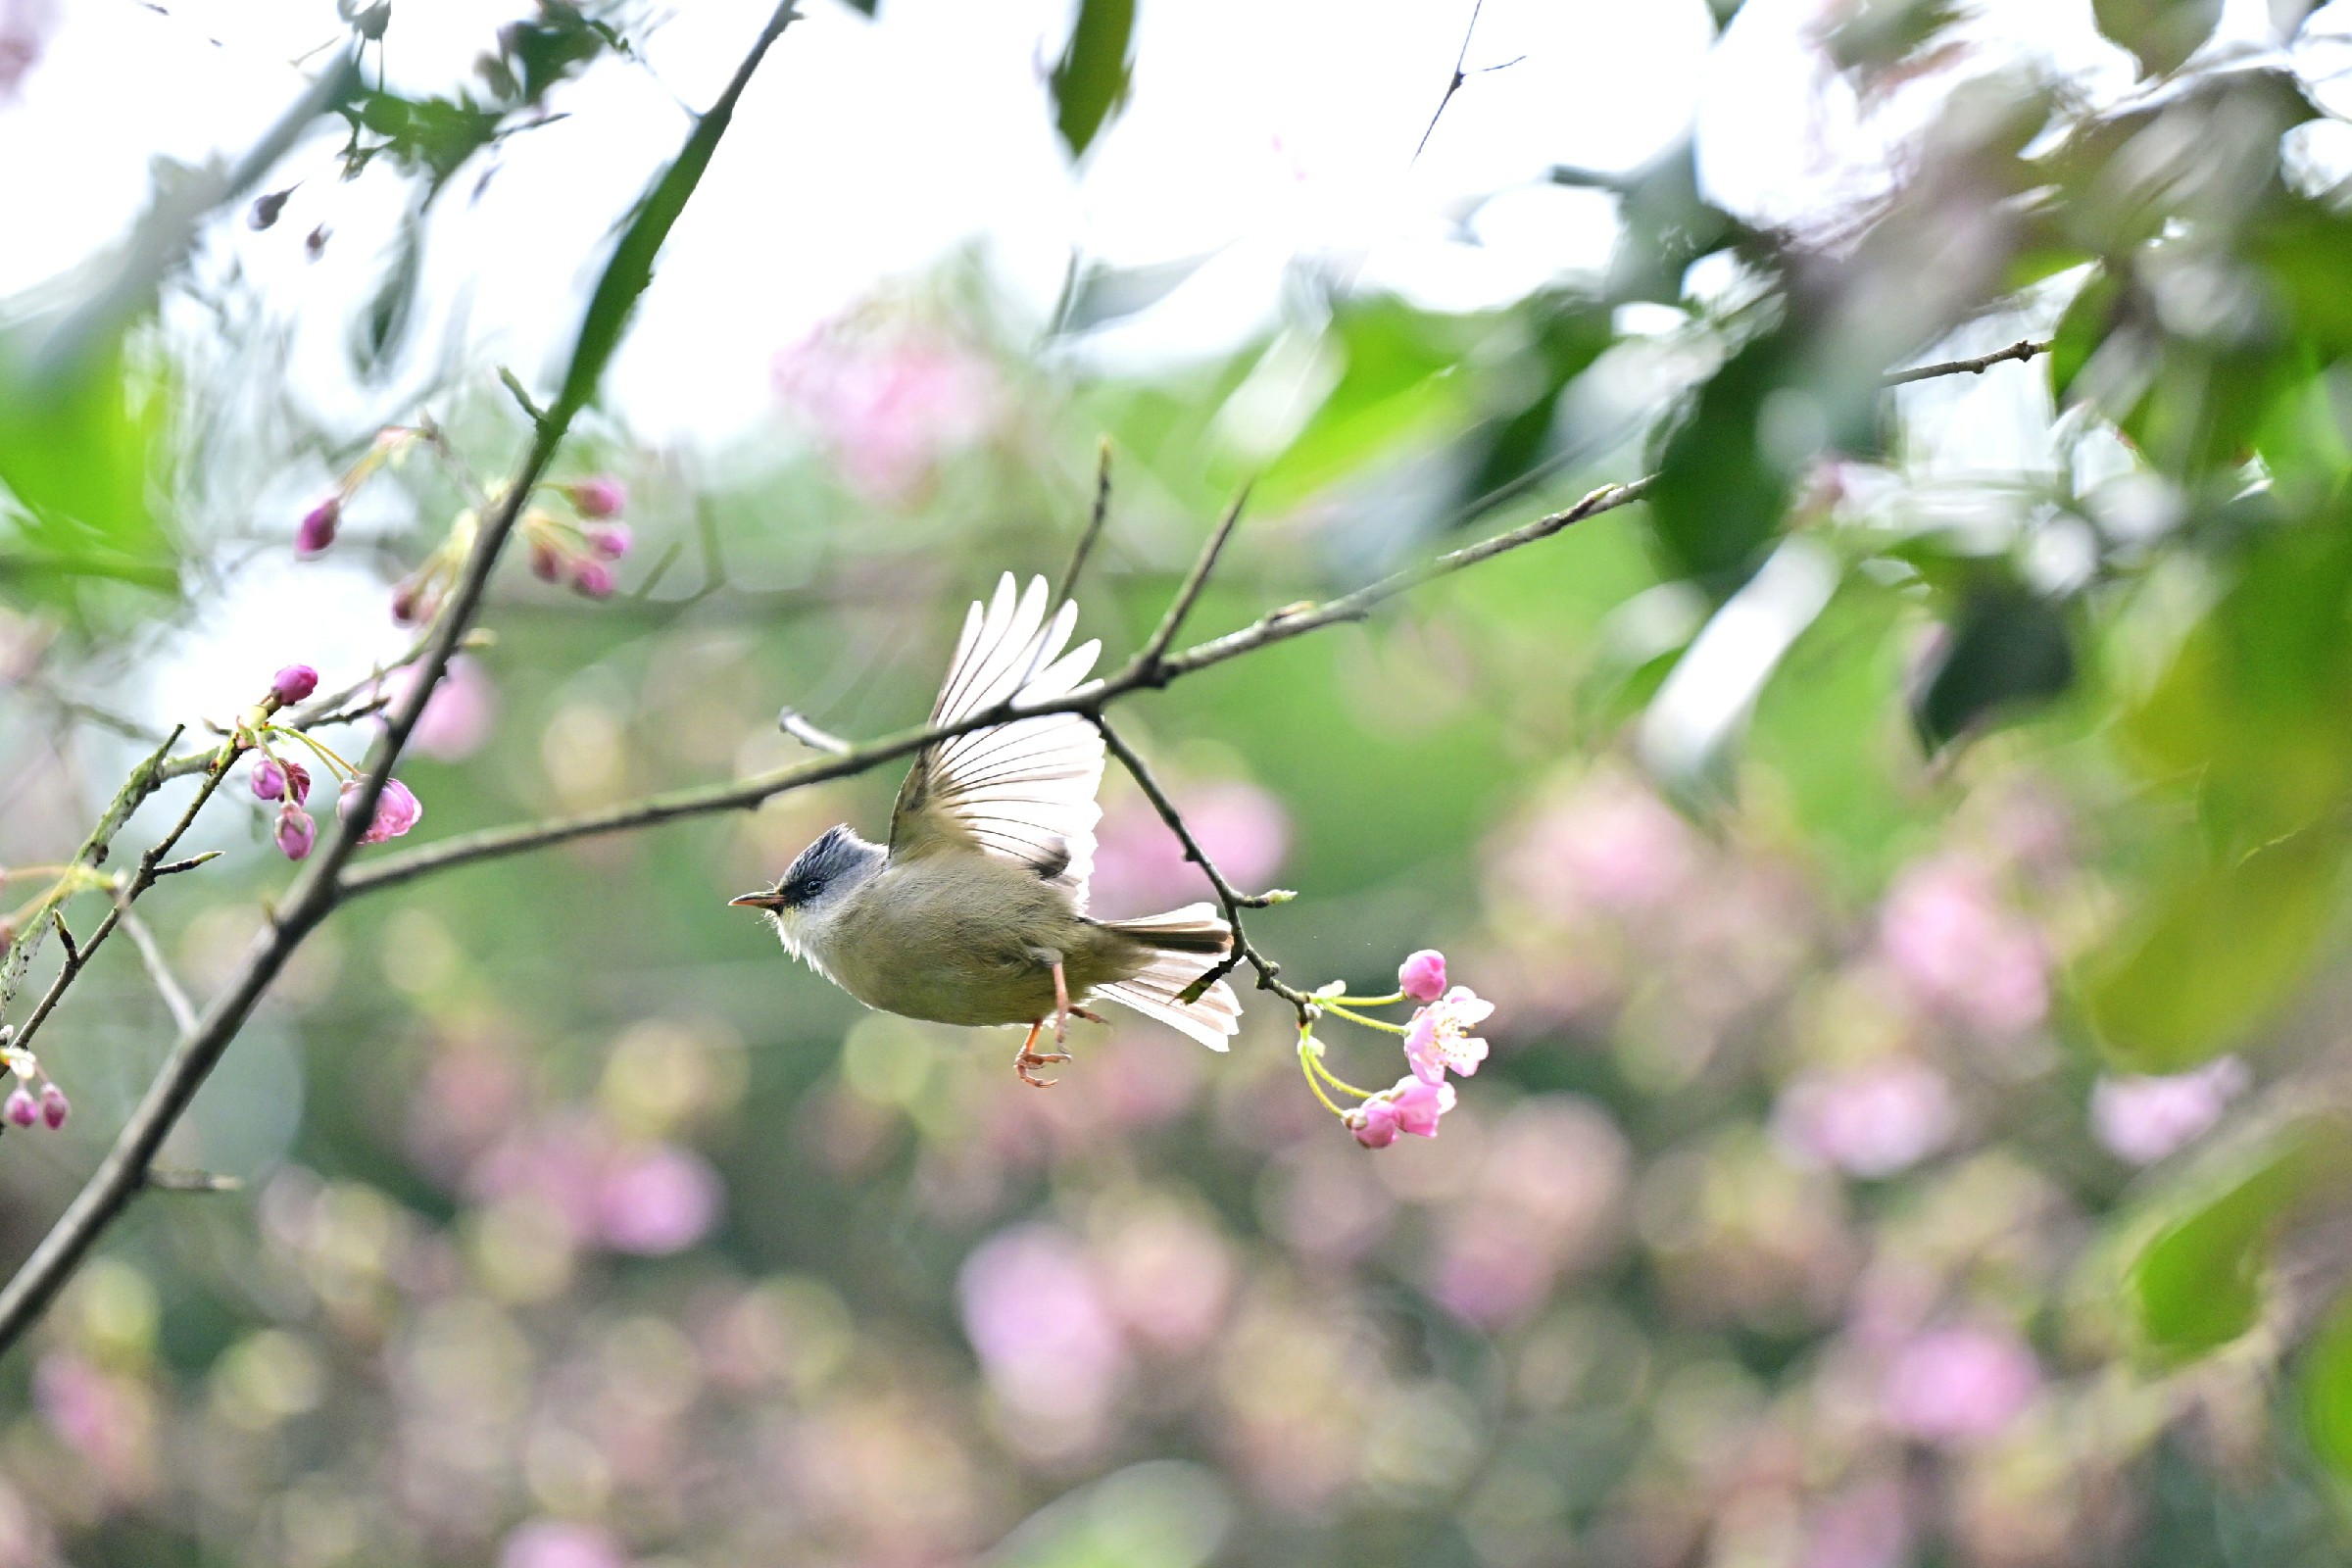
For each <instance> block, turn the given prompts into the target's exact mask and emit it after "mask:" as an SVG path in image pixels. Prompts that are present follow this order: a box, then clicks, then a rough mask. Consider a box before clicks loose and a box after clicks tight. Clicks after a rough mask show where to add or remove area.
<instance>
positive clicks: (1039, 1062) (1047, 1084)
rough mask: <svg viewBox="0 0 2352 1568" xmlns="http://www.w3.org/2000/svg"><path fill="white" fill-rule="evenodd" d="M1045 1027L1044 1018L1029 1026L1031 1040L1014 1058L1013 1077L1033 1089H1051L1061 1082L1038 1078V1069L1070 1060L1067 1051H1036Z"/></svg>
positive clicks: (1023, 1045) (1054, 1079)
mask: <svg viewBox="0 0 2352 1568" xmlns="http://www.w3.org/2000/svg"><path fill="white" fill-rule="evenodd" d="M1045 1027H1046V1021H1045V1020H1044V1019H1043V1018H1040V1019H1039V1020H1038V1021H1037V1022H1035V1023H1033V1024H1031V1025H1030V1026H1029V1038H1028V1039H1026V1040H1024V1041H1022V1042H1021V1049H1020V1051H1019V1052H1018V1053H1017V1054H1014V1056H1013V1058H1012V1071H1013V1075H1014V1076H1015V1077H1017V1078H1019V1079H1020V1080H1021V1082H1023V1083H1025V1084H1027V1085H1028V1086H1029V1087H1030V1088H1032V1089H1051V1088H1053V1087H1054V1085H1055V1084H1057V1083H1059V1082H1061V1080H1060V1079H1058V1078H1040V1077H1038V1076H1037V1074H1036V1071H1035V1069H1036V1068H1039V1067H1050V1066H1052V1065H1053V1064H1054V1063H1055V1062H1057V1061H1067V1060H1069V1059H1070V1054H1069V1053H1068V1052H1066V1051H1039V1050H1036V1049H1035V1048H1036V1045H1037V1037H1038V1036H1039V1035H1040V1034H1041V1033H1043V1032H1044V1030H1045Z"/></svg>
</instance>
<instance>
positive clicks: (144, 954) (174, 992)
mask: <svg viewBox="0 0 2352 1568" xmlns="http://www.w3.org/2000/svg"><path fill="white" fill-rule="evenodd" d="M123 935H124V936H126V937H128V938H130V945H131V946H132V947H134V948H136V949H138V950H139V958H140V960H141V961H142V962H144V963H145V964H146V965H147V978H148V979H150V980H152V981H154V982H155V990H156V994H157V995H158V996H160V997H162V998H163V999H164V1010H165V1011H166V1012H169V1013H170V1014H172V1027H174V1028H176V1029H177V1030H178V1031H179V1032H180V1033H181V1034H186V1033H187V1032H188V1031H189V1030H191V1029H193V1028H195V1027H196V1009H195V1008H194V1007H193V1006H191V1005H189V1003H188V994H187V993H186V992H185V991H182V990H181V989H180V987H179V981H178V980H177V979H176V978H174V977H173V975H172V965H171V963H170V962H168V961H167V960H166V959H165V957H164V949H163V944H161V943H159V942H157V941H156V940H155V933H154V932H153V931H150V930H148V929H147V922H146V921H144V920H142V919H140V918H139V917H138V916H137V915H135V914H132V913H131V912H129V911H128V910H127V909H126V910H124V911H123Z"/></svg>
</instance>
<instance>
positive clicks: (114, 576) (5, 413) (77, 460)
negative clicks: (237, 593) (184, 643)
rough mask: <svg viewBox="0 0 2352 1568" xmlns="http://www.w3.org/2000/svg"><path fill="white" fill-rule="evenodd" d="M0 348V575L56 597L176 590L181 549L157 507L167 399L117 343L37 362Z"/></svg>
mask: <svg viewBox="0 0 2352 1568" xmlns="http://www.w3.org/2000/svg"><path fill="white" fill-rule="evenodd" d="M14 347H15V346H14V345H9V344H0V485H4V486H5V487H6V489H5V492H0V494H5V495H6V496H13V498H14V500H15V502H16V514H15V517H14V519H13V520H14V526H13V527H11V526H9V525H8V512H9V509H7V508H6V507H5V505H0V574H4V575H5V576H6V577H8V578H9V579H11V580H14V581H17V582H21V583H24V584H25V585H26V587H27V588H28V589H29V590H30V591H32V592H33V593H35V594H38V595H39V596H40V597H44V598H50V599H56V598H58V597H60V596H61V595H63V594H64V593H65V591H66V590H68V589H70V588H71V587H72V586H73V582H74V581H75V580H76V579H82V578H99V579H107V580H112V581H120V582H130V583H135V584H138V585H140V586H143V587H148V588H155V589H160V590H163V591H166V592H170V591H172V590H173V589H174V588H175V587H176V586H177V582H178V556H177V551H176V549H175V546H174V544H173V542H172V538H171V536H170V535H169V534H168V533H167V532H166V531H165V528H164V524H163V520H162V518H161V517H160V516H159V515H158V514H157V512H156V509H155V506H154V502H155V501H156V500H157V499H159V498H161V497H162V496H164V495H165V494H166V484H167V479H166V475H167V473H168V469H169V439H168V430H169V426H168V417H169V411H170V407H171V397H170V390H169V387H168V385H167V384H166V383H165V382H163V381H162V380H161V379H160V378H157V377H154V376H151V375H146V374H142V373H140V372H138V371H135V370H134V369H133V368H131V366H130V364H129V360H128V355H127V353H126V350H125V349H124V347H123V345H122V344H121V343H116V344H114V345H111V346H110V347H109V349H108V352H106V353H104V354H102V355H99V356H97V357H95V358H93V359H88V360H84V361H81V362H78V363H75V364H72V365H68V366H61V367H57V368H36V366H34V365H33V364H31V363H28V362H27V359H26V358H25V356H24V355H23V354H22V353H20V352H11V350H12V349H13V348H14Z"/></svg>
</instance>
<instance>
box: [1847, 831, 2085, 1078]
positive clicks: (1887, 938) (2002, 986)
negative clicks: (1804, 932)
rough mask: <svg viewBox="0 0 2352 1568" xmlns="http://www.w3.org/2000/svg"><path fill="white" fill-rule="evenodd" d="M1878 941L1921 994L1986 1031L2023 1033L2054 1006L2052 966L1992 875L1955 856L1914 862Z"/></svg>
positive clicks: (1892, 898)
mask: <svg viewBox="0 0 2352 1568" xmlns="http://www.w3.org/2000/svg"><path fill="white" fill-rule="evenodd" d="M1879 943H1880V946H1881V948H1882V949H1883V950H1884V951H1885V953H1886V955H1887V960H1888V962H1889V963H1890V964H1891V965H1892V966H1893V968H1894V972H1895V973H1896V974H1898V975H1900V976H1901V977H1902V978H1903V980H1904V981H1905V982H1906V983H1907V984H1908V985H1909V986H1910V987H1911V989H1912V990H1913V991H1914V992H1916V993H1917V994H1918V995H1919V997H1920V999H1921V1000H1922V1001H1924V1002H1926V1003H1928V1004H1930V1005H1933V1006H1935V1007H1937V1008H1939V1009H1940V1010H1942V1011H1943V1012H1945V1013H1947V1014H1949V1015H1951V1016H1952V1017H1955V1018H1957V1019H1959V1020H1960V1021H1961V1022H1963V1023H1966V1024H1969V1025H1972V1026H1974V1027H1975V1028H1978V1029H1982V1030H1984V1031H1985V1032H1986V1033H1989V1034H1997V1035H2013V1034H2021V1033H2023V1032H2024V1031H2026V1030H2028V1029H2031V1028H2033V1027H2034V1025H2036V1024H2038V1023H2040V1022H2041V1020H2042V1017H2043V1016H2044V1014H2046V1013H2047V1012H2048V1011H2049V1005H2050V985H2049V963H2048V959H2047V957H2046V956H2045V955H2044V953H2043V952H2042V946H2041V941H2040V939H2039V937H2038V936H2036V935H2035V933H2034V929H2033V927H2032V926H2030V925H2028V924H2027V923H2026V921H2025V919H2024V917H2023V916H2021V915H2019V914H2018V913H2016V912H2015V911H2014V910H2012V909H2010V908H2009V907H2006V906H2005V905H2003V904H2002V902H2001V901H2000V899H1999V897H1998V896H1997V894H1996V893H1995V892H1994V889H1993V887H1992V882H1991V879H1990V878H1989V877H1988V876H1987V875H1986V874H1985V872H1984V871H1983V870H1982V869H1980V868H1979V867H1977V866H1974V865H1970V864H1968V863H1967V862H1965V861H1962V860H1959V859H1956V858H1944V859H1939V860H1931V861H1927V862H1925V863H1922V864H1917V865H1914V866H1912V867H1911V868H1910V869H1909V870H1907V871H1905V872H1904V873H1903V874H1902V875H1901V877H1899V878H1898V879H1897V880H1896V882H1895V885H1894V888H1893V890H1892V891H1891V892H1889V893H1888V894H1887V906H1886V908H1885V909H1884V910H1883V911H1882V913H1881V915H1880V924H1879Z"/></svg>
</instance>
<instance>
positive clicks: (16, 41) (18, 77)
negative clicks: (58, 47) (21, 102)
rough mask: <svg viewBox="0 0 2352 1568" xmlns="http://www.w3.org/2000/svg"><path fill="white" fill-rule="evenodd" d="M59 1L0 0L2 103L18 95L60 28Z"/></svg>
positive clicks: (0, 84)
mask: <svg viewBox="0 0 2352 1568" xmlns="http://www.w3.org/2000/svg"><path fill="white" fill-rule="evenodd" d="M57 10H58V8H57V0H0V103H5V102H7V101H8V100H9V99H11V98H14V97H15V96H16V95H17V90H18V88H20V87H21V86H23V85H24V82H25V77H26V76H27V75H29V74H30V73H31V72H32V68H33V67H35V66H37V65H39V64H40V63H41V56H42V54H43V53H44V52H46V51H47V49H48V47H49V35H50V34H51V33H52V32H54V31H55V30H56V29H57Z"/></svg>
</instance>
